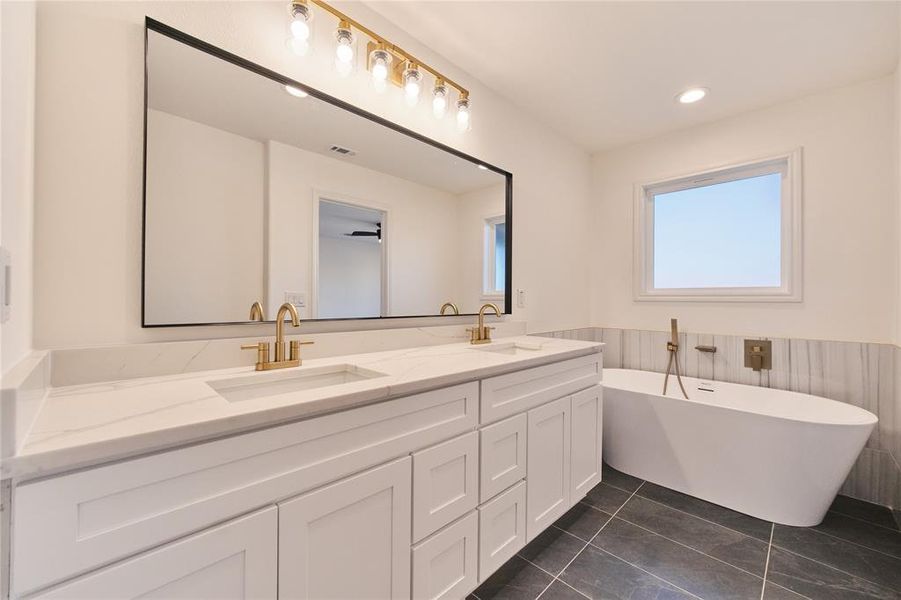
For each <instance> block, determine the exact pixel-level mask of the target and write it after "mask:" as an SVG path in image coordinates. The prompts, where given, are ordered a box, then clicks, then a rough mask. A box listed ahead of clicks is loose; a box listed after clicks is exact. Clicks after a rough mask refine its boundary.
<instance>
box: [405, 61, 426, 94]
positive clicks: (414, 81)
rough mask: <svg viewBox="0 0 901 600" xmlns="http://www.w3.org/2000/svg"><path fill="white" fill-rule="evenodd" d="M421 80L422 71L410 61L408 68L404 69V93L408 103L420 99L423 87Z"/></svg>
mask: <svg viewBox="0 0 901 600" xmlns="http://www.w3.org/2000/svg"><path fill="white" fill-rule="evenodd" d="M421 82H422V71H420V70H419V67H417V66H416V65H414V64H413V63H408V65H407V68H406V70H404V94H405V95H406V97H407V102H408V103H410V104H416V102H417V101H418V100H419V90H420V88H421V87H422V86H421V85H420V83H421Z"/></svg>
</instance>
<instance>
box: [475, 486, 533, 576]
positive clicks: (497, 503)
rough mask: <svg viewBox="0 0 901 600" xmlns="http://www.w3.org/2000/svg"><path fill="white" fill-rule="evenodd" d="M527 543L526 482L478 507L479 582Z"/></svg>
mask: <svg viewBox="0 0 901 600" xmlns="http://www.w3.org/2000/svg"><path fill="white" fill-rule="evenodd" d="M525 544H526V482H525V481H520V482H519V483H517V484H516V485H515V486H513V487H512V488H510V489H509V490H507V491H506V492H504V493H503V494H501V495H500V496H498V497H497V498H495V499H494V500H492V501H491V502H488V503H486V504H484V505H483V506H480V507H479V581H480V582H482V581H485V580H486V579H488V577H489V576H490V575H491V574H492V573H494V572H495V571H496V570H497V569H498V568H499V567H500V566H501V565H502V564H504V563H505V562H507V561H508V560H509V559H510V558H512V557H513V555H514V554H516V553H517V552H518V551H519V549H520V548H522V547H523V546H525Z"/></svg>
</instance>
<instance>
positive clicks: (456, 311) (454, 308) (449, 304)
mask: <svg viewBox="0 0 901 600" xmlns="http://www.w3.org/2000/svg"><path fill="white" fill-rule="evenodd" d="M448 308H449V309H451V310H452V311H454V314H455V315H459V314H460V309H459V308H457V305H456V304H454V303H453V302H445V303H444V304H442V305H441V316H442V317H443V316H444V311H445V310H447V309H448Z"/></svg>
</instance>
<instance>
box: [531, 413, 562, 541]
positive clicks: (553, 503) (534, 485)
mask: <svg viewBox="0 0 901 600" xmlns="http://www.w3.org/2000/svg"><path fill="white" fill-rule="evenodd" d="M570 409H571V403H570V397H569V396H567V397H566V398H560V399H559V400H556V401H554V402H551V403H549V404H545V405H544V406H539V407H538V408H533V409H532V410H530V411H529V431H528V435H527V438H528V439H527V442H526V443H527V446H528V464H527V467H526V471H527V473H528V476H527V478H526V484H527V485H526V489H527V492H526V498H527V501H526V517H527V521H528V522H527V523H526V535H527V537H528V541H532V540H533V539H534V538H535V536H537V535H538V534H539V533H541V532H542V531H544V530H545V529H546V528H547V527H548V526H549V525H550V524H551V523H553V522H554V521H556V520H557V518H558V517H560V516H561V515H563V513H565V512H566V511H567V509H569V492H570V489H569V480H570V443H569V442H570Z"/></svg>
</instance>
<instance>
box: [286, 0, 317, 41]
mask: <svg viewBox="0 0 901 600" xmlns="http://www.w3.org/2000/svg"><path fill="white" fill-rule="evenodd" d="M312 20H313V12H312V11H311V10H310V7H309V6H307V5H306V3H305V2H299V1H295V2H292V3H291V37H293V38H294V39H295V40H300V41H304V42H305V41H307V40H308V39H310V33H311V28H310V21H312Z"/></svg>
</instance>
